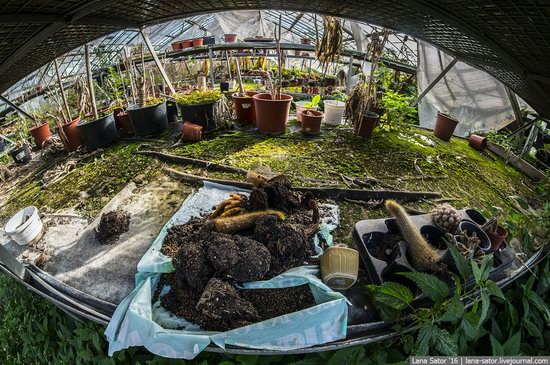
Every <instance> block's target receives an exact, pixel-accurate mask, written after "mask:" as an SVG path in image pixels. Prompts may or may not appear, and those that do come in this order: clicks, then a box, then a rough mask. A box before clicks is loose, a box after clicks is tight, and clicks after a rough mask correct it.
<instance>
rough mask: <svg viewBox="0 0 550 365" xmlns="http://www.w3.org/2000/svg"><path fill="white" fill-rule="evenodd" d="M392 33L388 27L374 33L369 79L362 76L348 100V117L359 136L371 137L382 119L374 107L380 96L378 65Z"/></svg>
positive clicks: (370, 47)
mask: <svg viewBox="0 0 550 365" xmlns="http://www.w3.org/2000/svg"><path fill="white" fill-rule="evenodd" d="M390 33H391V32H390V31H389V30H387V29H383V30H382V31H381V32H375V33H373V35H372V37H371V43H370V45H369V50H368V58H369V59H370V60H371V69H370V73H369V76H368V78H367V79H365V78H362V81H361V82H359V83H358V84H357V85H356V86H355V87H354V88H353V90H352V91H351V93H350V95H349V97H348V98H347V100H346V110H345V115H346V119H347V120H349V121H351V124H352V126H353V129H354V131H355V134H356V135H358V136H359V137H363V138H370V137H371V136H372V133H373V131H374V128H375V127H376V125H378V121H379V119H380V115H379V114H377V113H375V112H374V111H373V107H375V106H376V105H378V96H379V93H378V92H377V90H376V67H377V65H378V60H379V58H380V56H381V55H382V51H383V50H384V45H385V44H386V42H387V40H388V36H389V34H390Z"/></svg>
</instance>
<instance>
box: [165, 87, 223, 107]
mask: <svg viewBox="0 0 550 365" xmlns="http://www.w3.org/2000/svg"><path fill="white" fill-rule="evenodd" d="M220 98H221V94H220V92H219V91H217V90H206V91H200V90H196V91H193V92H191V93H189V94H184V93H177V94H174V99H175V100H176V102H177V103H178V104H184V105H198V104H208V103H214V102H216V101H218V100H219V99H220Z"/></svg>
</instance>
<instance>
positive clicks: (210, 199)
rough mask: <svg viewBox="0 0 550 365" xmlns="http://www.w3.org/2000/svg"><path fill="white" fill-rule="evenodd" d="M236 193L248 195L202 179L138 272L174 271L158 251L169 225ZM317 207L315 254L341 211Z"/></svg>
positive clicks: (328, 239) (201, 213)
mask: <svg viewBox="0 0 550 365" xmlns="http://www.w3.org/2000/svg"><path fill="white" fill-rule="evenodd" d="M235 192H238V193H243V194H244V195H248V194H249V193H250V190H245V189H239V188H236V187H234V186H227V185H221V184H216V183H211V182H208V181H205V182H204V187H202V188H201V189H199V191H198V192H196V193H194V194H191V195H189V196H188V197H187V199H185V201H184V202H183V204H182V206H181V207H180V209H179V210H178V211H177V212H176V213H175V214H174V215H173V216H172V218H170V220H169V221H168V223H166V224H165V225H164V227H163V228H162V230H161V232H160V234H159V235H158V236H157V238H156V239H155V241H154V242H153V244H152V245H151V248H149V250H148V251H147V252H146V253H145V255H143V257H142V258H141V260H140V261H139V263H138V267H137V268H138V272H139V273H146V272H158V273H168V272H172V271H174V266H173V265H172V259H170V258H169V257H167V256H165V255H163V254H162V253H161V252H160V248H161V247H162V242H163V241H164V238H165V237H166V234H167V233H168V228H169V227H170V226H172V225H174V224H184V223H186V222H187V221H189V220H190V219H191V218H193V217H201V216H204V215H206V214H208V213H210V212H211V211H212V208H213V207H214V206H215V205H216V204H218V203H220V202H221V201H223V200H225V199H228V198H229V197H230V196H229V194H231V193H235ZM319 209H320V215H321V226H320V231H319V234H318V235H316V236H315V237H314V243H315V245H316V253H317V254H321V253H322V250H321V248H320V246H319V236H321V237H322V238H323V240H325V242H327V244H328V245H329V246H332V235H331V234H330V232H332V231H333V230H334V229H335V228H336V227H337V226H338V224H339V223H340V210H339V208H338V206H336V205H334V204H320V206H319ZM136 280H137V281H139V280H140V278H139V277H136ZM136 284H137V282H136Z"/></svg>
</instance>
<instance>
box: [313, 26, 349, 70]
mask: <svg viewBox="0 0 550 365" xmlns="http://www.w3.org/2000/svg"><path fill="white" fill-rule="evenodd" d="M323 23H324V30H323V37H322V38H321V42H318V43H317V47H316V49H315V56H316V57H317V59H318V60H319V62H320V63H321V65H322V66H323V68H325V67H326V66H327V65H328V64H329V63H330V62H335V61H336V60H337V58H338V56H339V55H340V51H341V50H342V36H343V33H344V28H343V27H342V23H341V21H340V20H339V19H337V18H335V17H332V16H325V17H323ZM316 24H317V23H316Z"/></svg>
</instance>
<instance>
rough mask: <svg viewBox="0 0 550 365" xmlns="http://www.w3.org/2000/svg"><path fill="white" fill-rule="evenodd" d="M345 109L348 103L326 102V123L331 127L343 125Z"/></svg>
mask: <svg viewBox="0 0 550 365" xmlns="http://www.w3.org/2000/svg"><path fill="white" fill-rule="evenodd" d="M345 108H346V103H344V102H342V101H337V100H326V101H325V121H324V122H325V123H326V124H330V125H340V124H341V123H342V117H343V116H344V110H345Z"/></svg>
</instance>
